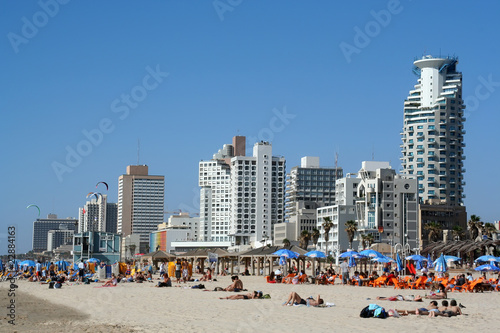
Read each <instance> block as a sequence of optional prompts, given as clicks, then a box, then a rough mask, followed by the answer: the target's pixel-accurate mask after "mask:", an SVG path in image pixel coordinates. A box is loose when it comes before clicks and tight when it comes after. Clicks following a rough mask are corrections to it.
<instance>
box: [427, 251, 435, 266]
mask: <svg viewBox="0 0 500 333" xmlns="http://www.w3.org/2000/svg"><path fill="white" fill-rule="evenodd" d="M433 267H434V264H433V263H432V260H431V254H430V253H429V254H427V268H433Z"/></svg>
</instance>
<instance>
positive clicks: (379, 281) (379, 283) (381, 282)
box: [368, 276, 387, 288]
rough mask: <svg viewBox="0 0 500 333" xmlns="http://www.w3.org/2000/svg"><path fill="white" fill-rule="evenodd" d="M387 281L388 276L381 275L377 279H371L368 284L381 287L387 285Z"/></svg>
mask: <svg viewBox="0 0 500 333" xmlns="http://www.w3.org/2000/svg"><path fill="white" fill-rule="evenodd" d="M386 281H387V276H380V277H378V278H376V279H375V280H373V281H371V282H370V283H368V285H369V286H372V287H379V288H380V287H381V286H385V283H386Z"/></svg>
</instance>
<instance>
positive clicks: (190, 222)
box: [166, 212, 200, 241]
mask: <svg viewBox="0 0 500 333" xmlns="http://www.w3.org/2000/svg"><path fill="white" fill-rule="evenodd" d="M166 227H184V228H187V234H186V237H185V238H186V239H187V240H189V241H196V240H199V232H200V230H199V228H200V218H199V217H194V216H193V217H192V216H189V213H186V212H181V213H179V214H175V215H171V216H170V217H169V218H168V225H167V226H166Z"/></svg>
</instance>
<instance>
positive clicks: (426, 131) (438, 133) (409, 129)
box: [401, 56, 465, 206]
mask: <svg viewBox="0 0 500 333" xmlns="http://www.w3.org/2000/svg"><path fill="white" fill-rule="evenodd" d="M457 63H458V60H457V58H455V57H447V58H434V57H432V56H424V57H423V58H422V59H418V60H416V61H415V62H414V65H415V67H414V72H415V74H417V75H419V76H420V77H419V79H418V83H417V84H416V85H415V89H413V90H411V91H410V94H409V96H408V98H407V99H406V101H405V103H404V127H403V132H402V133H401V135H402V140H403V143H402V145H401V148H402V155H403V156H402V157H401V164H402V169H403V173H405V174H409V175H416V176H417V179H418V186H419V189H418V193H419V197H420V200H422V202H429V203H432V202H434V203H441V204H446V205H449V206H458V205H462V204H463V201H462V199H463V198H464V195H463V186H464V185H465V182H464V181H463V173H464V172H465V169H464V168H463V160H464V159H465V156H464V155H463V147H464V146H465V144H464V142H463V141H464V134H465V130H464V128H463V123H464V121H465V118H464V115H463V111H464V109H465V105H464V104H463V99H462V73H460V72H457V69H456V65H457Z"/></svg>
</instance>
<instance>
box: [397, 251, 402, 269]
mask: <svg viewBox="0 0 500 333" xmlns="http://www.w3.org/2000/svg"><path fill="white" fill-rule="evenodd" d="M396 265H397V267H396V270H397V271H398V272H401V271H402V270H403V261H402V260H401V257H400V256H399V253H397V254H396Z"/></svg>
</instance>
